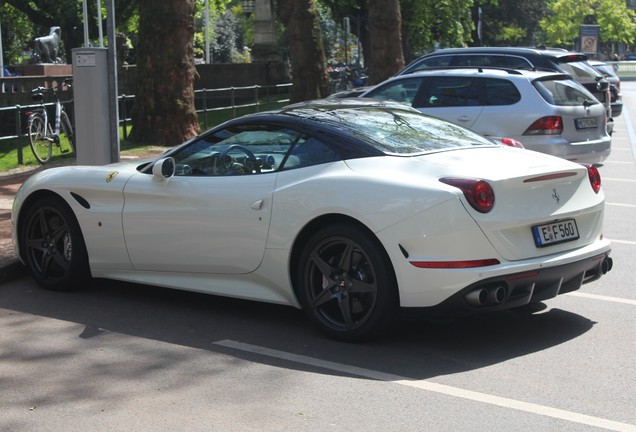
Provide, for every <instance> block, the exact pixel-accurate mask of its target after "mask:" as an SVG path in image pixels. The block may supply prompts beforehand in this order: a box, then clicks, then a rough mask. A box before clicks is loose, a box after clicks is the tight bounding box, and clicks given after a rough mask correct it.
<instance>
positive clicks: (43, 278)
mask: <svg viewBox="0 0 636 432" xmlns="http://www.w3.org/2000/svg"><path fill="white" fill-rule="evenodd" d="M21 220H22V221H23V223H24V227H23V228H21V229H20V252H21V254H22V258H23V259H24V262H25V264H26V266H27V268H28V269H29V272H30V273H31V276H32V277H33V279H35V281H36V282H37V283H38V284H39V285H40V286H42V287H43V288H45V289H48V290H52V291H70V290H74V289H78V288H81V287H82V286H83V285H84V284H85V283H86V282H87V281H88V279H89V278H90V271H89V268H88V255H87V253H86V245H85V244H84V238H83V237H82V233H81V231H80V229H79V225H78V223H77V219H76V218H75V215H74V214H73V212H72V210H71V209H70V207H69V206H68V205H67V204H66V203H65V202H64V201H63V200H62V199H61V198H56V197H45V198H41V199H40V200H38V201H37V202H35V203H33V205H31V206H30V207H29V208H28V210H27V212H26V214H25V216H24V218H22V219H21Z"/></svg>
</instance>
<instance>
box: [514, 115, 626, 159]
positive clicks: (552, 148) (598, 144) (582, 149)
mask: <svg viewBox="0 0 636 432" xmlns="http://www.w3.org/2000/svg"><path fill="white" fill-rule="evenodd" d="M613 124H614V122H613V121H612V122H609V123H608V131H609V128H610V125H611V128H612V129H613ZM608 133H609V132H608ZM524 138H526V137H524ZM521 142H522V143H523V145H524V146H525V147H526V148H527V149H528V150H534V151H538V152H541V153H546V154H549V155H552V156H557V157H560V158H563V159H567V160H570V161H573V162H577V163H591V164H596V163H601V162H603V161H604V160H605V159H607V157H608V156H609V155H610V153H611V152H612V138H611V137H610V136H609V135H607V136H606V137H605V138H603V139H600V140H595V141H582V142H572V143H570V142H567V141H565V140H563V138H560V137H556V138H548V139H545V140H544V141H542V142H533V140H529V139H525V140H523V139H522V141H521Z"/></svg>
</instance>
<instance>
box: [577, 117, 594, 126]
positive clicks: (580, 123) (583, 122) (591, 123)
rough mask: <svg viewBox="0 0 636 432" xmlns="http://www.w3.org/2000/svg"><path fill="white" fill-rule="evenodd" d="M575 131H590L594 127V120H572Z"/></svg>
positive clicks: (590, 118) (592, 118) (591, 118)
mask: <svg viewBox="0 0 636 432" xmlns="http://www.w3.org/2000/svg"><path fill="white" fill-rule="evenodd" d="M574 124H575V125H576V128H577V129H592V128H595V127H596V118H595V117H589V118H578V119H575V120H574Z"/></svg>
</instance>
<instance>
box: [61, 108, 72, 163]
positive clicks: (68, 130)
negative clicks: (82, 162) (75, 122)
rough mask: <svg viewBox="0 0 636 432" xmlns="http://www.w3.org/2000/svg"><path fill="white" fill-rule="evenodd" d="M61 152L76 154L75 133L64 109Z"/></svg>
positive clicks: (62, 114)
mask: <svg viewBox="0 0 636 432" xmlns="http://www.w3.org/2000/svg"><path fill="white" fill-rule="evenodd" d="M60 152H61V153H62V154H63V155H73V154H75V135H74V134H73V127H72V126H71V121H70V120H69V118H68V115H67V114H66V113H65V112H64V111H62V113H61V114H60Z"/></svg>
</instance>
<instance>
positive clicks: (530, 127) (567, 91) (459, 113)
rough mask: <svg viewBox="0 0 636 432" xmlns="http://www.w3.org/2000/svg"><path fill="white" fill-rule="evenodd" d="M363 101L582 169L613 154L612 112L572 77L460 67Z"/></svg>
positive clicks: (398, 84)
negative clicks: (409, 111)
mask: <svg viewBox="0 0 636 432" xmlns="http://www.w3.org/2000/svg"><path fill="white" fill-rule="evenodd" d="M360 97H367V98H376V99H388V100H393V101H397V102H403V103H405V104H407V105H410V106H412V107H414V108H417V109H418V110H420V111H421V112H423V113H425V114H429V115H432V116H435V117H439V118H441V119H444V120H448V121H450V122H453V123H456V124H459V125H461V126H464V127H467V128H469V129H471V130H473V131H475V132H477V133H479V134H482V135H485V136H489V137H492V138H495V139H496V140H499V139H501V138H502V137H506V138H512V139H515V140H518V141H520V142H521V143H522V144H523V145H524V146H525V147H526V148H527V149H530V150H535V151H539V152H542V153H548V154H551V155H553V156H559V157H562V158H565V159H568V160H572V161H576V162H580V163H601V162H602V161H603V160H605V159H606V158H607V156H609V154H610V152H611V137H610V136H609V135H608V133H607V129H606V121H607V118H606V116H605V108H604V106H603V104H601V103H600V102H599V101H598V100H597V99H596V98H595V97H594V96H593V95H592V94H591V93H590V92H588V91H587V90H586V89H585V88H584V87H583V86H582V85H581V84H579V83H577V82H576V81H574V80H572V79H571V78H570V77H569V76H568V75H565V74H557V73H554V72H535V71H517V70H511V69H506V70H501V69H496V68H495V69H488V68H483V67H461V68H451V69H442V70H428V71H424V72H414V73H411V74H404V75H399V76H396V77H393V78H390V79H388V80H387V81H385V82H383V83H381V84H379V85H377V86H375V87H373V88H371V89H369V90H367V91H366V92H365V93H363V94H362V95H361V96H360Z"/></svg>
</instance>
